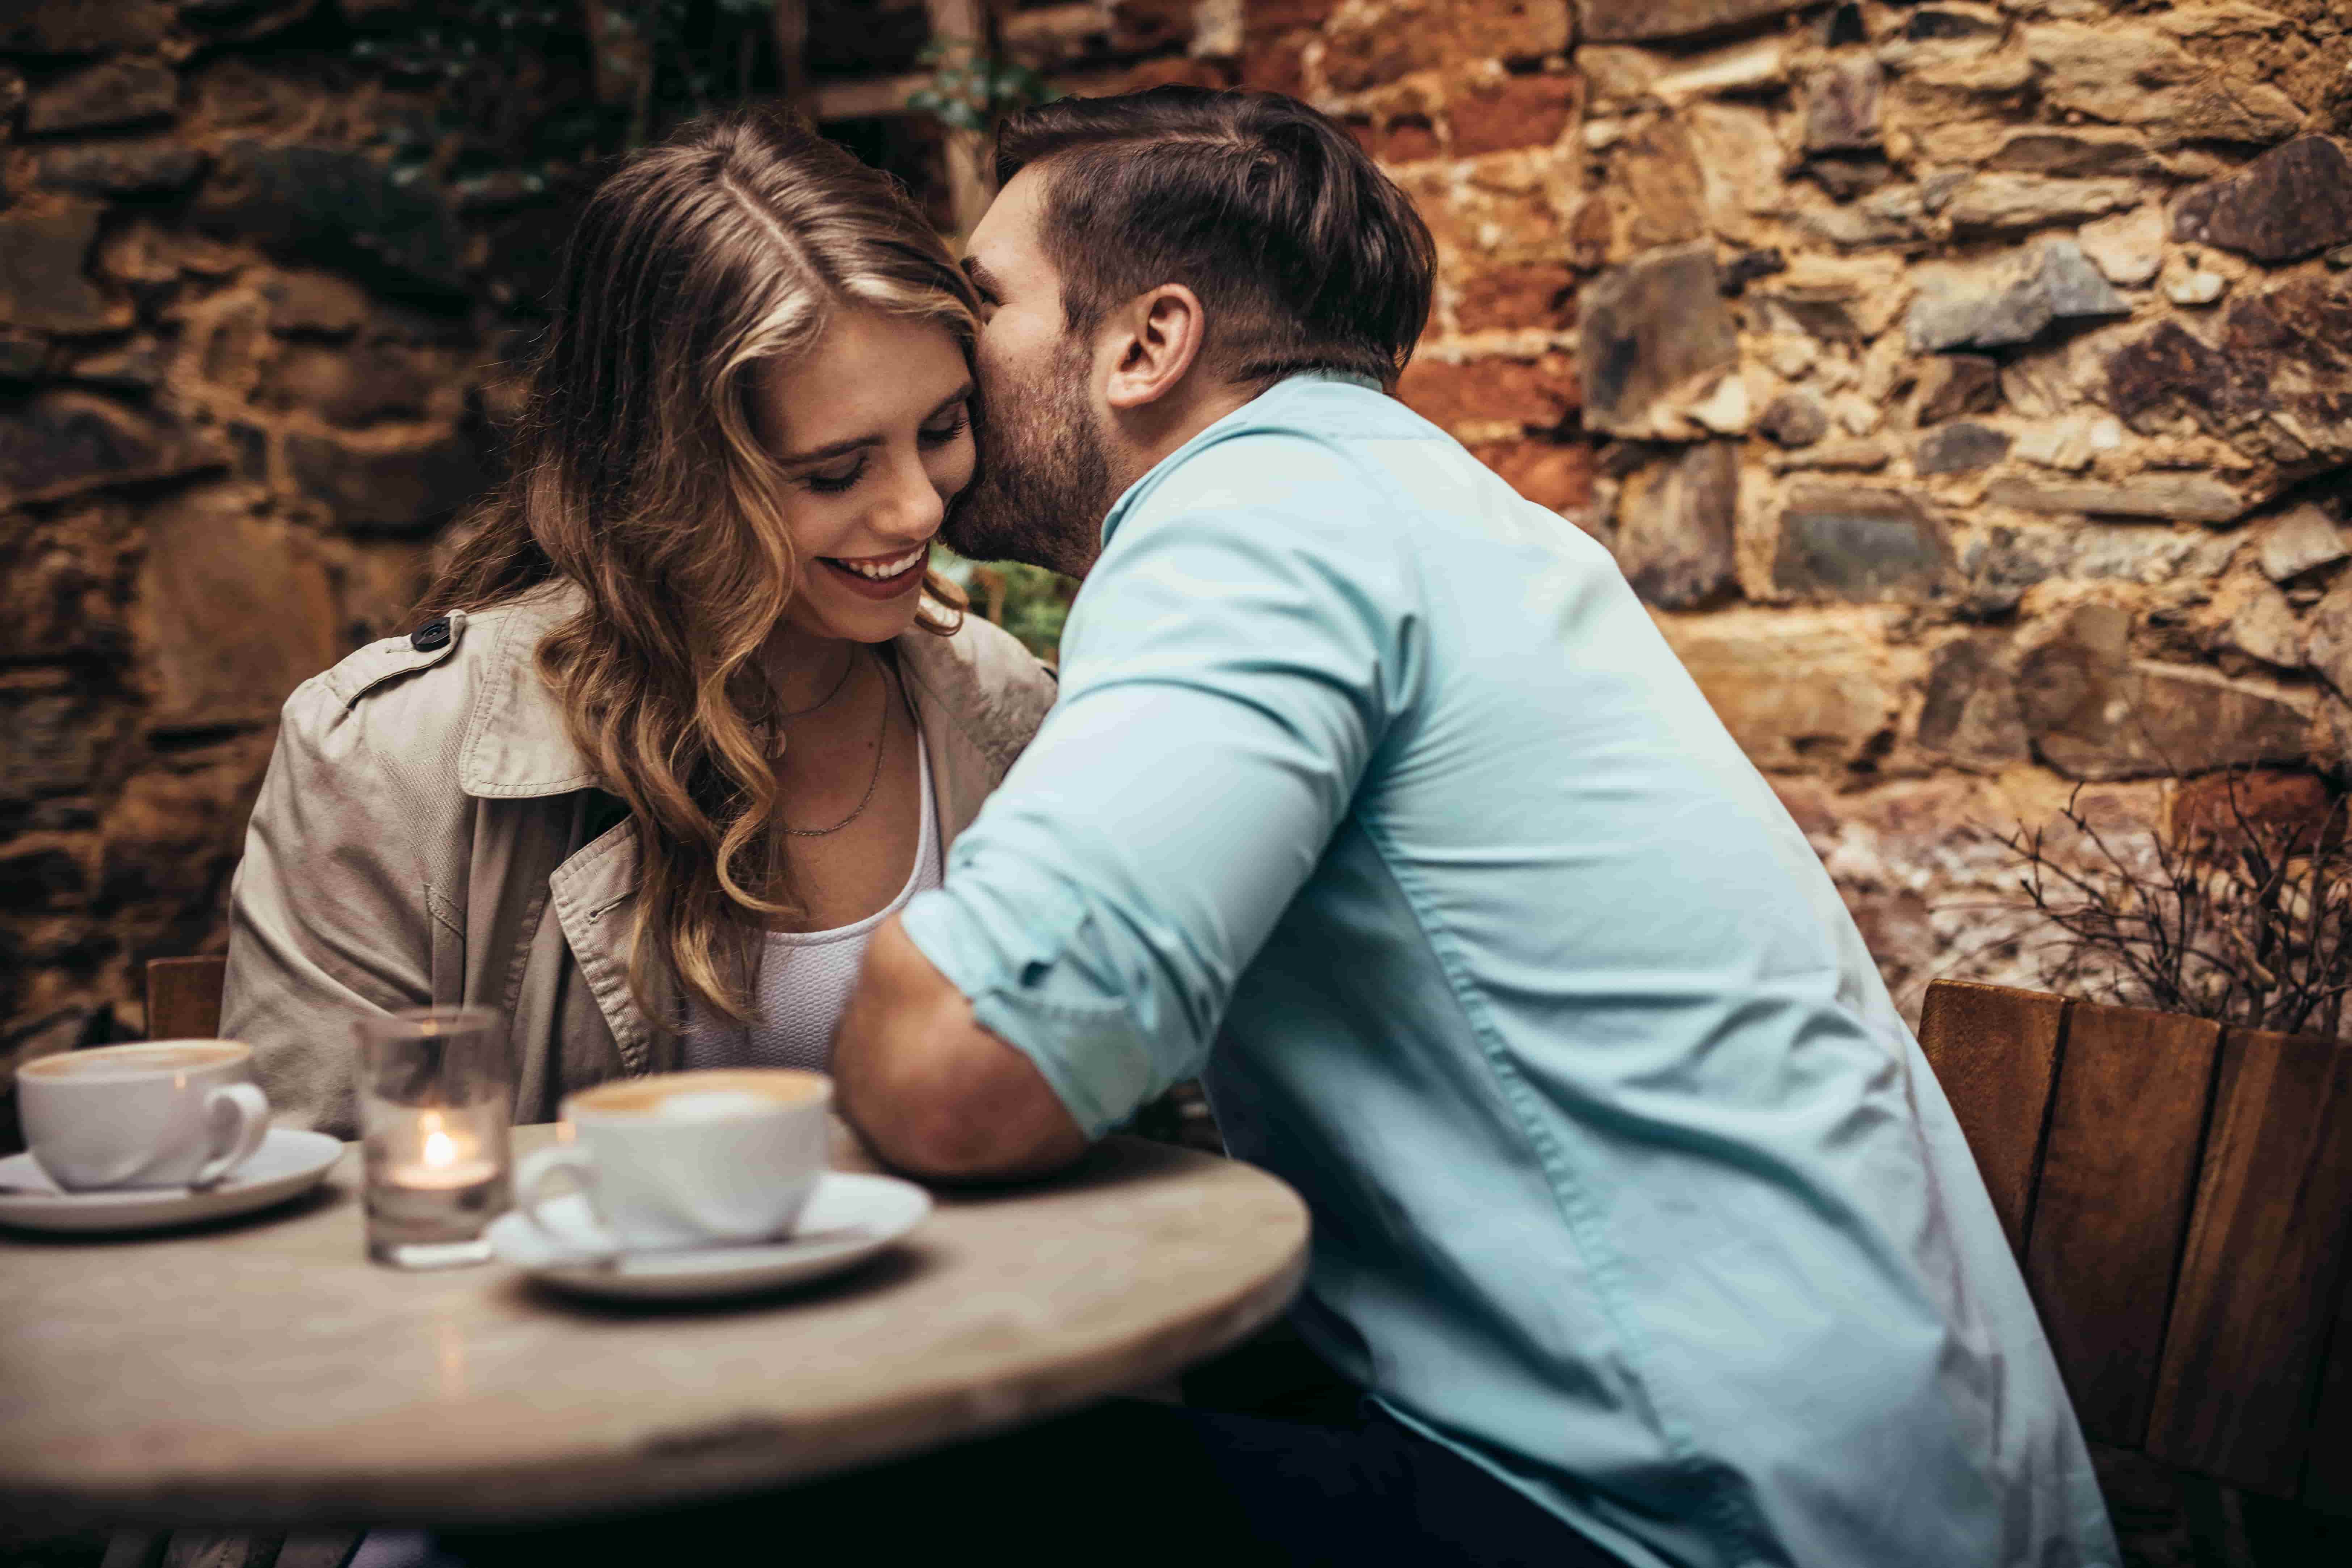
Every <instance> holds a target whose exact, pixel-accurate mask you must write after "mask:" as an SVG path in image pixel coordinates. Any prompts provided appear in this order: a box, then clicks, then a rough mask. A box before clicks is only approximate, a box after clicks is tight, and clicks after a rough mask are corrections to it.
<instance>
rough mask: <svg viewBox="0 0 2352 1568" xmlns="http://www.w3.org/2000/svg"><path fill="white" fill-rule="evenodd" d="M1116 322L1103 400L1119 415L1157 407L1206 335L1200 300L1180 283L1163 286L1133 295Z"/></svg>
mask: <svg viewBox="0 0 2352 1568" xmlns="http://www.w3.org/2000/svg"><path fill="white" fill-rule="evenodd" d="M1117 321H1118V325H1119V327H1120V329H1121V331H1119V333H1118V336H1117V337H1116V338H1115V339H1114V340H1113V342H1112V343H1111V344H1110V345H1109V346H1110V350H1111V353H1112V354H1113V355H1114V356H1115V357H1114V358H1113V360H1112V362H1111V367H1110V376H1109V379H1108V381H1107V382H1106V383H1105V384H1104V386H1103V396H1104V398H1105V399H1106V400H1107V401H1108V403H1109V404H1110V405H1111V406H1112V407H1113V408H1115V409H1119V410H1122V411H1125V410H1133V409H1139V408H1142V407H1144V406H1145V405H1149V404H1152V403H1157V402H1159V401H1160V399H1161V398H1163V397H1165V396H1167V395H1169V394H1170V393H1171V392H1172V391H1174V390H1175V388H1176V386H1177V384H1179V383H1180V382H1181V381H1182V380H1183V379H1184V377H1185V376H1186V375H1187V374H1190V373H1191V371H1192V366H1193V364H1194V363H1195V362H1197V361H1198V360H1199V359H1200V357H1201V349H1202V345H1203V344H1204V343H1205V342H1207V339H1208V335H1209V317H1208V313H1207V312H1206V311H1204V310H1202V309H1201V297H1200V296H1199V295H1198V294H1195V293H1193V292H1192V290H1191V289H1187V288H1186V287H1184V285H1182V284H1181V283H1162V284H1161V285H1160V287H1158V288H1157V289H1150V290H1148V291H1146V292H1144V293H1141V294H1139V295H1137V296H1136V297H1135V298H1134V299H1132V300H1129V301H1128V303H1127V306H1126V308H1125V309H1124V310H1121V311H1120V312H1118V317H1117Z"/></svg>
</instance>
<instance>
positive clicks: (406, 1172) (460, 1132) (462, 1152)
mask: <svg viewBox="0 0 2352 1568" xmlns="http://www.w3.org/2000/svg"><path fill="white" fill-rule="evenodd" d="M416 1131H418V1132H419V1133H421V1134H422V1135H423V1139H422V1142H421V1144H420V1146H419V1149H418V1158H417V1159H416V1160H415V1161H402V1162H399V1163H394V1165H393V1166H392V1168H391V1169H390V1170H389V1171H388V1172H386V1173H385V1174H386V1176H387V1177H388V1178H389V1179H390V1181H391V1182H392V1184H394V1186H401V1187H410V1188H415V1189H420V1190H424V1191H430V1192H440V1191H446V1190H447V1189H449V1188H453V1187H470V1186H472V1185H474V1184H476V1183H478V1182H487V1181H488V1180H489V1179H490V1178H491V1177H492V1176H493V1175H496V1174H497V1173H498V1165H497V1163H495V1162H493V1161H490V1160H486V1159H484V1158H482V1149H481V1145H480V1144H479V1143H478V1142H476V1140H475V1138H474V1135H473V1133H472V1132H471V1131H469V1130H467V1129H466V1128H464V1127H457V1128H451V1127H449V1126H447V1125H446V1124H445V1123H444V1122H443V1121H442V1119H441V1113H440V1112H439V1111H437V1110H427V1111H425V1112H423V1113H421V1114H420V1115H419V1116H418V1118H417V1123H416Z"/></svg>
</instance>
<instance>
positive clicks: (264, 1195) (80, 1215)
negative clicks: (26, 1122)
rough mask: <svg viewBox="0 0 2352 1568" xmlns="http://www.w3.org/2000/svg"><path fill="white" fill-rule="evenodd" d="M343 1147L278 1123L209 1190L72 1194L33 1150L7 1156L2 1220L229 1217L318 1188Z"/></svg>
mask: <svg viewBox="0 0 2352 1568" xmlns="http://www.w3.org/2000/svg"><path fill="white" fill-rule="evenodd" d="M342 1152H343V1145H342V1143H341V1142H339V1141H338V1140H336V1139H333V1138H330V1137H328V1136H327V1135H326V1134H325V1133H323V1132H303V1131H296V1130H295V1129H292V1128H287V1127H273V1128H271V1129H270V1130H269V1131H268V1135H267V1136H265V1137H264V1138H263V1139H262V1141H261V1147H260V1148H258V1149H256V1150H255V1151H254V1152H253V1158H251V1159H250V1160H247V1162H246V1163H244V1164H242V1165H239V1166H238V1167H237V1168H236V1171H235V1172H233V1173H231V1174H230V1175H229V1177H228V1179H227V1180H226V1181H225V1182H222V1183H221V1184H219V1185H217V1186H214V1187H207V1188H205V1190H204V1191H203V1192H195V1191H193V1190H191V1189H189V1188H187V1187H110V1188H108V1189H106V1190H105V1191H103V1192H94V1193H68V1192H64V1191H62V1190H60V1189H59V1188H58V1185H57V1184H56V1183H54V1182H52V1181H50V1180H49V1177H48V1173H47V1172H45V1171H43V1170H42V1169H41V1167H40V1165H39V1164H38V1163H37V1162H35V1160H34V1159H33V1156H32V1155H30V1154H11V1155H9V1156H8V1157H7V1158H6V1159H5V1160H0V1225H13V1226H22V1227H24V1228H25V1229H26V1230H63V1231H77V1232H82V1233H85V1234H95V1233H99V1232H104V1231H115V1230H152V1229H155V1228H156V1227H158V1226H174V1225H195V1224H198V1223H200V1222H201V1221H204V1220H208V1219H225V1218H226V1217H227V1216H228V1215H237V1214H247V1213H249V1212H250V1211H252V1210H254V1209H258V1208H268V1206H269V1205H271V1204H279V1203H284V1202H285V1201H286V1200H287V1199H288V1198H290V1197H293V1196H295V1195H296V1194H299V1193H306V1192H308V1191H310V1189H311V1188H312V1187H314V1186H316V1185H318V1184H319V1180H320V1177H322V1176H324V1175H325V1174H326V1173H327V1167H329V1166H330V1165H332V1164H333V1163H335V1162H336V1161H337V1160H338V1159H340V1158H341V1156H342Z"/></svg>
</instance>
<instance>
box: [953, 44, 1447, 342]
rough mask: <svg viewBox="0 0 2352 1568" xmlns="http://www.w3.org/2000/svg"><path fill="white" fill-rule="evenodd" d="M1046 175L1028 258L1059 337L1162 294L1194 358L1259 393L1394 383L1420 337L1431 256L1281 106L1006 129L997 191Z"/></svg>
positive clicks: (1370, 172)
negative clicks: (1188, 304) (1304, 384)
mask: <svg viewBox="0 0 2352 1568" xmlns="http://www.w3.org/2000/svg"><path fill="white" fill-rule="evenodd" d="M1033 163H1034V164H1039V165H1042V167H1041V169H1040V173H1041V174H1044V175H1045V185H1046V189H1045V209H1044V210H1045V218H1044V223H1043V226H1042V229H1043V241H1044V244H1045V253H1046V255H1047V256H1048V258H1051V259H1052V261H1053V263H1054V265H1055V268H1057V269H1058V270H1059V271H1060V273H1061V278H1062V310H1063V314H1064V316H1065V317H1066V319H1067V321H1068V324H1069V329H1070V331H1072V332H1074V333H1085V332H1091V331H1093V330H1094V329H1095V328H1096V327H1097V326H1099V325H1100V324H1101V322H1102V320H1103V317H1104V316H1105V315H1106V314H1107V313H1108V311H1110V310H1112V309H1113V308H1114V307H1115V306H1118V305H1120V304H1123V303H1125V302H1126V301H1127V300H1131V299H1133V298H1135V296H1137V295H1138V294H1140V293H1142V292H1144V291H1145V290H1146V289H1153V288H1157V287H1158V286H1159V285H1160V284H1162V283H1181V284H1183V285H1184V286H1185V287H1187V288H1189V289H1192V292H1193V293H1195V294H1197V295H1199V296H1200V297H1201V303H1202V306H1203V307H1204V308H1205V309H1206V310H1207V311H1208V318H1209V323H1208V326H1209V330H1208V341H1207V342H1206V344H1205V345H1204V346H1203V351H1202V352H1203V355H1204V357H1205V359H1206V361H1207V363H1209V364H1211V365H1212V366H1213V367H1214V368H1215V369H1216V370H1217V372H1218V373H1219V374H1222V375H1223V376H1224V377H1226V378H1227V379H1228V380H1231V381H1234V382H1237V383H1240V384H1244V385H1265V384H1270V383H1272V382H1274V381H1276V380H1278V379H1279V378H1281V377H1282V376H1285V375H1288V374H1293V373H1294V372H1297V371H1302V370H1341V371H1353V372H1355V373H1357V374H1361V375H1369V376H1371V377H1373V378H1374V379H1376V380H1378V381H1379V382H1381V384H1382V385H1391V384H1394V382H1395V380H1396V378H1397V375H1398V374H1399V373H1400V372H1402V370H1403V369H1404V366H1405V362H1406V361H1407V360H1408V359H1410V358H1412V347H1413V343H1414V342H1415V341H1416V340H1417V339H1419V338H1420V336H1421V330H1422V328H1423V326H1424V325H1426V324H1427V322H1428V321H1429V294H1430V286H1431V279H1432V277H1433V274H1434V272H1435V271H1436V263H1437V257H1436V247H1434V246H1433V244H1432V243H1431V241H1430V237H1429V228H1428V226H1427V225H1425V224H1423V222H1422V221H1421V215H1420V214H1418V213H1416V212H1414V211H1413V210H1412V203H1411V202H1409V201H1407V200H1406V199H1405V195H1404V193H1403V192H1402V191H1400V190H1398V189H1397V187H1396V185H1395V184H1393V183H1392V182H1391V180H1390V179H1389V177H1388V176H1387V175H1385V174H1381V172H1380V170H1379V169H1378V168H1376V167H1375V166H1374V165H1373V163H1372V161H1371V159H1370V157H1368V156H1366V154H1365V153H1364V150H1363V149H1362V148H1360V147H1359V146H1358V145H1357V144H1356V141H1355V138H1353V137H1352V136H1349V134H1348V133H1347V132H1345V131H1343V130H1341V129H1340V128H1339V126H1338V125H1337V124H1335V123H1333V122H1332V121H1330V120H1329V119H1328V118H1327V117H1325V116H1324V115H1321V114H1318V113H1317V112H1316V111H1315V110H1312V109H1309V108H1308V107H1307V105H1305V104H1303V103H1301V102H1299V101H1298V100H1297V99H1295V98H1286V97H1284V96H1283V95H1282V94H1280V93H1274V92H1215V91H1211V90H1210V89H1205V88H1198V87H1156V88H1152V89H1150V90H1149V91H1145V92H1134V93H1126V94H1123V95H1120V96H1118V97H1115V98H1067V99H1063V100H1059V101H1057V102H1054V103H1048V104H1045V105H1042V106H1040V107H1038V108H1035V109H1030V110H1023V111H1021V112H1020V113H1017V114H1014V115H1013V116H1011V117H1010V118H1009V119H1008V120H1007V121H1005V124H1004V128H1003V132H1001V133H1000V134H999V136H998V140H997V147H996V172H997V178H998V181H999V182H1000V183H1002V182H1003V181H1008V180H1010V179H1012V178H1013V175H1014V174H1018V173H1019V172H1020V171H1021V170H1023V169H1024V168H1026V167H1028V166H1029V165H1031V164H1033Z"/></svg>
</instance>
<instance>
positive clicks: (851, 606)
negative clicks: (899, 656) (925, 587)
mask: <svg viewBox="0 0 2352 1568" xmlns="http://www.w3.org/2000/svg"><path fill="white" fill-rule="evenodd" d="M844 600H847V602H846V603H844V602H843V601H844ZM922 602H923V596H922V595H920V594H919V593H917V594H909V595H907V596H906V597H905V599H904V600H903V601H891V602H888V603H884V604H875V603H872V602H861V601H858V600H855V599H849V598H848V595H831V594H823V593H810V594H803V595H801V598H800V600H799V602H798V603H796V604H794V605H793V609H792V614H791V617H790V618H791V620H792V622H793V625H795V626H799V627H800V628H801V629H802V630H803V631H805V632H809V633H812V634H814V635H815V636H817V637H838V638H841V639H842V640H843V641H845V642H863V643H886V642H894V641H896V640H897V639H898V638H899V637H904V636H906V635H907V633H908V631H910V630H912V629H913V627H914V625H915V616H916V612H917V611H918V610H919V609H920V607H921V605H922Z"/></svg>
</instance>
